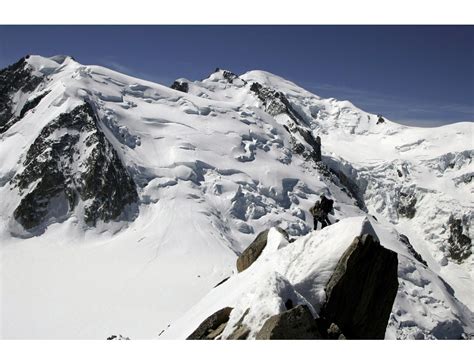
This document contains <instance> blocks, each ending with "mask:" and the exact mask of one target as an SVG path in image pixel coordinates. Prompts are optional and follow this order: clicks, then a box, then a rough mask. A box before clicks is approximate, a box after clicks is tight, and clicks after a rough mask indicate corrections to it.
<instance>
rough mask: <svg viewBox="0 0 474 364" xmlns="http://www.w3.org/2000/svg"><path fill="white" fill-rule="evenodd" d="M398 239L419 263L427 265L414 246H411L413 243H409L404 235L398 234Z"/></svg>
mask: <svg viewBox="0 0 474 364" xmlns="http://www.w3.org/2000/svg"><path fill="white" fill-rule="evenodd" d="M400 241H401V242H402V243H403V244H405V245H406V246H407V248H408V251H409V252H410V254H411V255H412V256H413V257H414V258H415V259H416V260H418V261H419V262H420V263H421V264H424V265H426V266H427V265H428V264H427V263H426V261H425V260H424V259H423V257H422V256H421V255H420V254H419V253H418V252H417V251H416V250H415V248H413V245H411V243H410V240H409V239H408V237H407V236H406V235H403V234H400Z"/></svg>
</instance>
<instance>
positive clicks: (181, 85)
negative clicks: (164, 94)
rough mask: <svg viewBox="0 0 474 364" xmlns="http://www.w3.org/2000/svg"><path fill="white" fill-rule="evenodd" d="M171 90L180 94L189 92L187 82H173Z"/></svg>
mask: <svg viewBox="0 0 474 364" xmlns="http://www.w3.org/2000/svg"><path fill="white" fill-rule="evenodd" d="M171 88H172V89H174V90H178V91H181V92H188V91H189V85H188V83H187V82H180V81H174V82H173V84H172V85H171Z"/></svg>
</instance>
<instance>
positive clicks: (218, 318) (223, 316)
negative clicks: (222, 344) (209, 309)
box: [186, 307, 232, 340]
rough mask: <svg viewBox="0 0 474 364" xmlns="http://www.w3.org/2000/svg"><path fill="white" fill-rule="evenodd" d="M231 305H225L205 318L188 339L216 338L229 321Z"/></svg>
mask: <svg viewBox="0 0 474 364" xmlns="http://www.w3.org/2000/svg"><path fill="white" fill-rule="evenodd" d="M231 312H232V308H231V307H225V308H223V309H221V310H219V311H217V312H215V313H213V314H212V315H211V316H209V317H208V318H207V319H205V320H204V321H203V322H202V323H201V324H200V325H199V326H198V328H197V329H196V330H194V332H193V333H192V334H191V335H189V336H188V337H187V338H186V340H214V339H216V337H217V336H219V335H220V334H222V332H223V331H224V329H225V327H226V325H227V322H228V321H229V316H230V313H231Z"/></svg>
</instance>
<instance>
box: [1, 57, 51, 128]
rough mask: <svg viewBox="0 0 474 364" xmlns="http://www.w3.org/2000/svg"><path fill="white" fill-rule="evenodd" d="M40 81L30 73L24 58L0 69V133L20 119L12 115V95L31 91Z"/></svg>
mask: <svg viewBox="0 0 474 364" xmlns="http://www.w3.org/2000/svg"><path fill="white" fill-rule="evenodd" d="M42 81H43V78H42V77H37V76H34V75H33V74H32V72H31V69H30V67H29V65H28V63H27V62H26V58H22V59H20V60H19V61H18V62H16V63H14V64H12V65H11V66H9V67H7V68H4V69H3V70H0V134H1V133H4V132H5V131H7V130H8V129H9V128H10V127H11V126H12V125H14V124H15V123H16V122H17V121H18V120H20V119H21V118H17V117H14V114H15V105H14V103H13V101H12V96H13V95H14V94H15V93H17V92H18V91H22V92H24V93H29V92H32V91H34V90H35V89H36V87H38V85H39V84H40V83H41V82H42Z"/></svg>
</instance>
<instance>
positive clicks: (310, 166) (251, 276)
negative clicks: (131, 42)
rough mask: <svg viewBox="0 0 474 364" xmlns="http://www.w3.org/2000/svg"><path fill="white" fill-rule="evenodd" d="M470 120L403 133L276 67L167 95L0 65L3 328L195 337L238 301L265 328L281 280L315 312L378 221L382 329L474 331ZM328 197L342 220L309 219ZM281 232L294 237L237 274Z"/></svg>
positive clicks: (447, 333)
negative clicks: (267, 233)
mask: <svg viewBox="0 0 474 364" xmlns="http://www.w3.org/2000/svg"><path fill="white" fill-rule="evenodd" d="M473 125H474V124H473V123H472V122H465V123H457V124H451V125H446V126H443V127H438V128H415V127H407V126H403V125H400V124H397V123H394V122H392V121H389V120H387V119H386V118H384V117H381V116H378V115H373V114H369V113H366V112H364V111H362V110H360V109H358V108H357V107H355V106H354V105H353V104H351V103H350V102H348V101H338V100H335V99H323V98H320V97H318V96H316V95H314V94H312V93H310V92H308V91H306V90H304V89H302V88H301V87H299V86H297V85H295V84H294V83H292V82H290V81H287V80H284V79H282V78H280V77H278V76H275V75H273V74H270V73H267V72H264V71H250V72H247V73H245V74H243V75H240V76H238V75H235V74H233V73H232V72H229V71H224V70H219V69H217V70H216V71H215V72H214V73H212V74H211V75H210V76H209V77H208V78H206V79H204V80H202V81H189V80H186V79H178V80H176V82H175V83H174V84H173V85H172V86H171V88H169V87H166V86H162V85H159V84H156V83H152V82H148V81H144V80H140V79H137V78H133V77H130V76H127V75H124V74H121V73H118V72H115V71H112V70H110V69H107V68H104V67H100V66H84V65H81V64H79V63H77V62H76V61H75V60H74V59H72V58H70V57H66V56H55V57H50V58H45V57H40V56H29V57H26V58H24V59H22V60H20V61H19V62H17V63H15V64H14V65H12V66H10V67H8V68H6V69H4V70H2V71H0V203H1V205H0V207H1V208H0V240H1V274H2V279H1V281H0V282H1V290H0V293H1V305H0V311H1V321H0V332H1V336H2V337H4V338H99V339H101V338H105V337H107V336H110V335H111V334H123V335H125V336H130V337H131V338H132V339H137V338H186V337H187V336H188V335H189V334H190V333H191V332H192V331H193V330H194V329H195V328H196V326H197V325H199V323H200V322H202V320H204V319H205V318H206V317H207V316H209V315H210V314H212V313H213V312H215V311H216V310H219V309H222V308H224V307H226V306H229V305H232V307H235V309H234V311H233V312H235V317H233V316H232V315H234V314H232V315H231V317H230V321H229V323H232V322H233V321H232V320H234V321H238V319H239V317H240V316H242V312H244V311H245V310H246V308H250V307H256V308H255V309H251V310H250V315H249V316H248V317H249V318H247V319H246V320H247V321H246V323H247V325H248V326H250V327H251V328H252V330H253V331H252V334H251V335H250V337H254V336H255V333H256V332H257V330H258V329H259V328H260V327H261V325H262V323H263V319H264V318H266V317H269V316H270V315H274V314H277V313H279V312H281V311H282V310H284V309H285V307H284V305H282V303H281V302H283V295H286V294H287V293H288V292H290V293H291V292H293V293H291V294H292V295H293V296H292V297H293V298H294V299H295V300H296V301H298V302H300V301H301V302H305V303H306V304H307V305H309V307H310V308H311V309H312V310H313V313H314V315H317V314H318V312H317V311H318V307H319V306H320V305H321V304H322V301H323V297H324V292H323V291H324V290H323V289H322V287H323V285H324V284H325V283H326V282H327V279H328V277H327V273H328V272H330V271H331V269H334V266H335V262H337V260H338V259H339V257H340V255H341V253H342V252H343V250H344V249H343V248H347V246H348V244H350V242H351V241H352V239H353V238H354V237H355V236H357V235H359V234H362V233H364V232H367V231H370V232H372V234H373V235H376V236H377V238H378V239H379V240H380V243H381V244H382V245H383V246H384V247H386V248H388V249H390V250H392V251H394V252H396V253H397V254H398V281H399V287H398V293H397V296H396V298H395V303H394V305H393V308H392V313H391V315H390V319H389V323H388V328H387V331H386V335H385V336H386V338H460V337H467V336H470V335H473V333H474V322H473V314H472V311H473V310H474V285H473V278H474V277H473V274H474V269H473V266H474V258H473V255H472V243H471V242H472V238H473V231H472V218H473V215H474V213H473V211H474V209H473V208H474V199H473V197H472V196H473V190H474V187H473V178H472V177H473V175H474V171H473V164H472V157H473V154H474V152H473V141H474V139H473V130H474V127H473ZM322 194H325V195H327V196H328V197H330V198H332V199H334V200H335V210H334V211H335V213H334V215H333V216H331V218H332V220H333V222H334V223H335V224H333V225H332V226H330V227H327V228H325V229H323V230H321V231H315V232H313V231H312V230H313V222H312V218H311V217H310V214H309V212H308V210H309V208H310V207H311V206H312V205H313V204H314V202H315V201H316V200H318V199H319V196H320V195H322ZM271 227H280V228H282V229H284V230H285V231H286V232H287V233H288V234H289V238H290V241H293V240H294V242H293V243H291V244H279V243H275V244H273V245H272V244H271V243H270V240H269V243H268V247H267V248H266V250H264V253H265V254H263V253H262V254H263V255H262V258H261V259H259V260H258V261H257V262H258V264H254V265H253V266H252V267H251V269H248V270H246V271H244V272H241V273H238V274H237V271H236V265H235V264H236V259H237V257H238V256H239V254H240V253H241V252H242V251H243V250H244V249H245V248H246V247H247V246H248V245H249V244H250V243H251V242H252V241H253V240H254V239H255V237H256V236H257V234H258V233H260V232H261V231H263V230H266V229H269V228H271ZM339 237H340V238H339ZM275 239H276V238H275ZM288 256H292V257H294V260H289V259H288ZM321 257H323V258H321ZM318 259H324V261H320V262H319V263H317V261H318ZM295 262H298V264H297V265H295V264H296V263H295ZM310 266H312V267H316V268H317V269H316V268H315V269H309V268H308V269H304V268H303V267H310ZM322 271H325V272H326V273H325V275H324V274H323V275H321V274H322V273H321V272H322ZM227 277H230V279H228V280H227V281H226V282H225V283H223V284H221V285H219V287H217V288H215V289H213V287H214V286H216V284H217V283H219V282H221V281H222V280H223V279H225V278H227ZM315 277H316V278H315ZM324 279H325V281H324ZM301 282H306V283H305V284H302V283H301ZM308 282H310V283H308ZM311 282H313V283H314V286H311V284H312V283H311ZM308 284H309V285H310V286H311V287H310V289H308ZM274 287H280V288H281V287H283V288H281V289H273V288H274ZM285 292H286V293H285ZM315 292H319V293H318V294H315ZM295 297H299V298H298V299H296V298H295ZM280 301H281V302H280ZM275 302H276V303H275ZM249 306H250V307H249ZM237 316H239V317H237ZM249 320H250V321H249ZM227 330H228V331H229V330H230V328H229V329H227ZM159 334H161V335H159ZM228 334H230V332H227V331H224V337H225V335H228Z"/></svg>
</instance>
